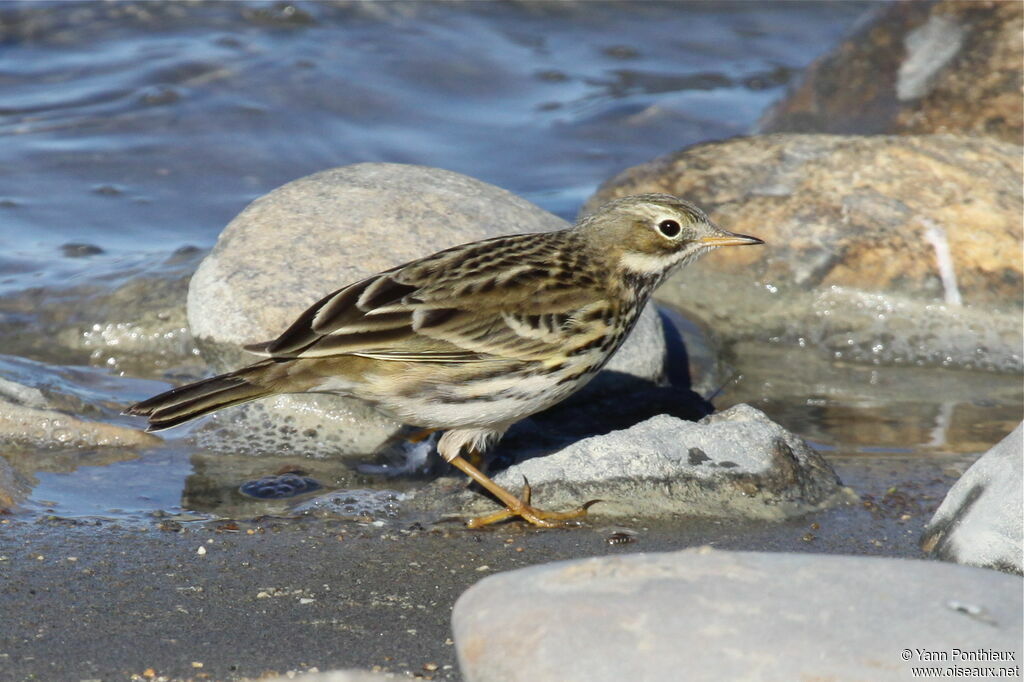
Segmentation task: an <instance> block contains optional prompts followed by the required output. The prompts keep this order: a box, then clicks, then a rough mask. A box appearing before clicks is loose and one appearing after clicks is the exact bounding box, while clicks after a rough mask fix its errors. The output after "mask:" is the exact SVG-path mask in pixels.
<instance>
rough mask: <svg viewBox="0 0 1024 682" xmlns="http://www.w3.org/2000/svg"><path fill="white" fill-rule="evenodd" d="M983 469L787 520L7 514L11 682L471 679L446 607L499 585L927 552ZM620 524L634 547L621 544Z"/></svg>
mask: <svg viewBox="0 0 1024 682" xmlns="http://www.w3.org/2000/svg"><path fill="white" fill-rule="evenodd" d="M970 459H971V458H970V457H967V458H965V457H962V456H958V457H929V458H921V457H909V458H898V457H893V456H891V455H888V456H886V457H884V458H874V457H867V456H860V457H857V458H851V457H843V458H835V459H833V464H834V466H835V467H836V469H837V471H838V472H839V474H840V476H841V478H842V479H843V481H844V483H846V484H847V485H849V486H851V487H852V488H853V489H854V490H855V491H856V492H857V493H858V495H859V496H861V497H862V500H863V501H862V503H861V504H860V505H854V506H851V507H846V508H842V509H833V510H830V511H826V512H821V513H816V514H812V515H808V516H807V517H804V518H801V519H799V520H795V521H791V522H787V523H778V524H771V523H755V522H745V521H744V522H740V521H712V520H697V519H677V520H674V521H671V522H663V523H659V524H645V523H643V522H642V521H637V522H635V523H629V524H618V525H615V526H611V525H606V524H603V523H601V522H600V521H599V520H598V519H594V520H592V521H590V522H588V523H587V524H586V525H584V526H583V527H580V528H575V529H565V530H555V531H538V530H533V529H527V528H524V527H522V526H520V525H518V524H506V525H503V526H499V527H496V528H492V529H489V530H484V531H477V532H468V531H465V530H463V529H462V528H461V527H460V526H458V525H457V524H454V523H451V524H440V525H435V526H432V527H428V528H422V527H420V526H419V525H417V524H409V523H404V524H394V525H386V526H383V527H375V526H373V525H371V524H358V523H353V522H341V521H331V520H324V519H301V520H277V519H264V520H261V521H246V522H242V521H239V522H237V523H232V522H223V521H222V522H207V523H194V524H177V523H174V522H163V524H162V525H161V524H159V523H155V524H153V525H150V526H137V527H128V526H126V525H124V524H123V523H114V522H99V524H98V525H96V522H92V521H89V522H84V523H83V522H82V521H72V520H66V519H60V518H54V517H50V518H43V519H40V520H39V521H36V522H27V521H22V520H18V519H16V518H14V517H7V518H3V519H2V520H0V613H3V614H4V617H3V619H2V624H0V679H3V680H53V681H55V682H56V681H60V680H75V681H77V680H123V679H130V678H131V676H132V675H140V676H141V675H143V674H144V673H146V671H147V670H151V671H153V672H155V673H156V674H157V675H161V676H166V677H167V678H169V679H172V680H204V679H205V680H234V679H240V678H243V677H260V676H263V675H266V674H268V673H270V672H278V673H284V672H287V671H292V670H297V671H298V670H307V669H309V668H312V667H315V668H318V669H319V670H330V669H337V668H350V667H355V668H363V669H374V668H375V667H376V668H377V669H380V670H387V671H393V672H399V673H405V672H409V673H413V674H417V675H422V676H424V677H425V678H428V679H430V678H432V679H437V680H457V679H460V676H459V672H458V669H457V663H456V655H455V647H454V645H453V644H452V642H451V639H450V637H451V632H450V626H449V614H450V610H451V607H452V605H453V604H454V602H455V600H456V599H457V598H458V596H459V595H460V594H461V593H462V592H463V591H464V590H465V589H466V588H467V587H469V586H470V585H471V584H473V583H474V582H476V581H477V580H479V579H480V578H482V577H484V576H485V575H488V574H490V573H493V572H497V571H506V570H512V569H515V568H519V567H523V566H529V565H534V564H539V563H545V562H550V561H557V560H560V559H572V558H579V557H586V556H599V555H607V554H621V553H627V552H656V551H669V550H676V549H681V548H684V547H691V546H696V545H702V544H711V545H714V546H715V547H717V548H720V549H736V550H762V551H786V552H821V553H840V554H858V555H879V556H898V557H912V558H920V557H922V553H921V551H920V549H919V548H918V546H917V542H918V538H919V536H920V533H921V530H922V528H923V525H924V523H925V522H926V521H927V520H928V518H930V516H931V513H932V511H933V510H934V509H935V507H936V506H937V505H938V503H939V502H940V501H941V499H942V496H943V495H944V493H945V491H946V490H947V489H948V488H949V486H950V485H951V484H952V483H953V481H954V480H955V478H954V475H955V474H956V472H958V471H961V470H962V469H963V468H964V467H965V466H966V465H967V464H968V463H969V461H970ZM623 531H627V533H626V534H627V535H631V537H632V541H626V542H614V541H613V542H609V538H612V537H613V534H615V533H617V532H619V533H621V532H623ZM614 537H621V536H614ZM200 547H202V548H204V549H205V553H203V554H200V553H199V551H198V550H199V548H200ZM822 589H828V586H827V585H822ZM199 664H201V667H199ZM428 664H429V666H428V667H434V666H435V665H436V670H433V671H431V670H428V669H426V668H424V666H425V665H428ZM140 679H145V678H140Z"/></svg>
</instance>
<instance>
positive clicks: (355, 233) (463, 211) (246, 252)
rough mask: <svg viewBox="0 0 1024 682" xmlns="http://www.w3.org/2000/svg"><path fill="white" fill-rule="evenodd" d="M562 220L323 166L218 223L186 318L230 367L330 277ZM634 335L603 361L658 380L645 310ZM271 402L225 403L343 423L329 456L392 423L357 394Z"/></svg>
mask: <svg viewBox="0 0 1024 682" xmlns="http://www.w3.org/2000/svg"><path fill="white" fill-rule="evenodd" d="M565 226H566V223H565V222H564V221H562V220H561V219H559V218H558V217H556V216H554V215H552V214H550V213H548V212H546V211H543V210H541V209H540V208H538V207H536V206H534V205H532V204H530V203H529V202H527V201H525V200H524V199H521V198H519V197H516V196H515V195H513V194H511V193H509V192H506V191H505V190H502V189H499V188H497V187H494V186H492V185H487V184H486V183H483V182H480V181H478V180H474V179H472V178H469V177H466V176H463V175H459V174H457V173H452V172H449V171H444V170H440V169H436V168H425V167H420V166H408V165H401V164H376V163H366V164H356V165H353V166H346V167H342V168H335V169H332V170H328V171H324V172H321V173H317V174H315V175H311V176H308V177H306V178H302V179H299V180H296V181H294V182H291V183H288V184H287V185H284V186H283V187H280V188H278V189H276V190H274V191H273V192H271V193H270V194H268V195H266V196H264V197H262V198H260V199H257V200H256V201H254V202H253V203H252V204H250V205H249V207H247V208H246V209H245V210H244V211H243V212H242V213H241V214H240V215H239V216H238V217H236V218H235V219H234V220H233V221H232V222H231V224H230V225H228V226H227V228H225V230H224V231H223V232H222V233H221V236H220V238H219V239H218V241H217V245H216V246H215V247H214V249H213V251H212V252H211V253H210V255H209V256H208V257H207V258H206V259H204V261H203V262H202V264H201V265H200V267H199V269H198V270H197V271H196V274H195V277H194V278H193V279H192V283H191V285H190V287H189V294H188V318H189V325H190V327H191V330H192V333H193V335H194V336H195V339H196V342H197V343H198V344H199V346H200V348H201V349H202V352H203V356H204V357H205V358H206V359H207V360H208V361H209V362H210V363H211V364H212V365H213V366H214V367H215V368H217V369H219V370H224V369H228V368H234V367H238V366H241V365H243V364H246V363H248V362H251V361H252V360H253V357H252V356H250V355H248V354H246V353H245V352H244V351H242V350H241V346H242V345H243V344H246V343H253V342H256V341H263V340H268V339H272V338H275V337H276V336H277V335H278V334H280V333H281V332H282V331H284V329H285V328H286V327H287V326H288V325H289V324H291V322H292V321H293V320H294V319H295V318H296V317H297V316H298V315H299V314H300V313H301V312H302V311H303V310H305V309H306V308H307V307H309V306H310V305H311V304H312V303H313V302H315V301H317V300H318V299H320V298H321V297H323V296H324V295H325V294H327V293H329V292H331V291H334V290H336V289H338V288H339V287H341V286H344V285H346V284H348V283H351V282H355V281H357V280H359V279H361V278H363V277H366V276H368V275H371V274H374V273H377V272H379V271H381V270H384V269H387V268H390V267H393V266H395V265H398V264H400V263H403V262H406V261H410V260H413V259H415V258H419V257H422V256H424V255H427V254H429V253H432V252H434V251H437V250H440V249H443V248H447V247H450V246H454V245H456V244H460V243H464V242H467V241H473V240H477V239H484V238H487V237H492V236H497V235H501V234H511V233H516V232H537V231H546V230H553V229H560V228H562V227H565ZM638 332H639V333H637V334H634V335H633V337H632V338H630V339H629V340H627V346H626V347H625V348H624V349H623V352H622V353H620V354H619V356H618V357H617V358H616V359H614V360H613V363H614V364H613V365H612V369H613V370H616V371H618V372H620V373H624V374H629V375H636V376H640V377H642V378H644V379H648V380H657V379H660V378H661V376H662V374H663V372H664V353H665V350H664V348H665V346H664V338H663V334H662V332H661V322H660V319H659V318H658V317H657V315H656V313H655V311H654V310H653V308H651V309H649V310H648V311H646V312H645V316H644V318H643V319H642V321H641V322H640V323H639V324H638ZM595 381H597V380H595ZM602 385H603V387H604V390H608V384H607V381H606V380H602V382H601V383H598V384H596V386H597V390H601V389H602ZM275 401H276V402H275V408H274V411H273V414H272V415H271V414H268V413H264V414H261V415H259V416H258V417H255V418H251V417H242V416H241V415H246V414H249V413H251V412H252V411H253V410H259V409H260V408H259V407H257V406H256V405H258V403H257V404H254V405H247V406H242V407H239V408H235V411H234V412H231V413H230V414H231V417H230V418H231V419H236V418H247V419H250V421H254V420H256V421H264V422H266V420H268V419H269V420H270V422H267V423H277V421H278V420H279V419H284V418H286V417H291V418H292V422H291V426H292V427H293V428H294V429H295V430H296V432H297V433H299V434H302V433H305V432H314V431H315V432H317V433H319V434H321V436H322V435H323V434H325V433H328V432H331V431H333V430H334V429H335V428H336V427H335V425H334V424H333V423H332V421H334V422H336V421H337V420H343V421H347V422H349V423H350V424H351V428H350V429H349V430H350V431H352V433H346V434H344V437H343V440H344V442H339V443H338V444H337V447H336V448H335V452H336V453H338V454H346V453H349V454H366V453H369V452H371V451H372V450H374V449H375V448H376V447H377V446H379V445H380V444H381V443H383V442H384V441H385V440H386V439H387V438H388V436H389V435H390V434H392V433H393V432H394V431H395V430H396V428H397V426H398V425H397V424H394V423H393V422H391V421H390V420H388V419H386V418H384V417H383V416H381V415H379V414H378V413H377V412H376V411H374V410H373V409H372V408H371V407H369V406H367V405H365V404H363V403H361V402H359V401H355V400H348V399H344V398H339V397H336V396H308V395H302V396H281V397H279V398H275ZM325 412H330V413H331V414H332V415H333V418H332V419H328V418H327V417H325V416H324V415H325ZM226 414H227V413H226ZM300 440H301V439H300ZM296 447H310V448H313V447H316V443H315V442H313V441H309V442H307V443H305V444H303V443H301V442H300V443H299V444H298V445H297V446H296Z"/></svg>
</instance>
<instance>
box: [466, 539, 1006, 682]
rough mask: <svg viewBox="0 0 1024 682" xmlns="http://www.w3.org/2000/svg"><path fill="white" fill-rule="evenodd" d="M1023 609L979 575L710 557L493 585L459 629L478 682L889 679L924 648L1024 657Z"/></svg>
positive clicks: (879, 563) (547, 569)
mask: <svg viewBox="0 0 1024 682" xmlns="http://www.w3.org/2000/svg"><path fill="white" fill-rule="evenodd" d="M1020 600H1021V582H1020V580H1018V579H1016V578H1014V577H1011V576H1007V575H1002V574H999V573H996V572H993V571H983V570H980V569H976V568H970V567H966V566H952V565H948V564H940V563H936V562H928V561H909V560H905V559H883V558H867V557H844V556H825V555H818V554H784V553H760V552H718V551H714V550H711V549H710V548H707V547H701V548H696V549H689V550H683V551H681V552H671V553H660V554H654V553H652V554H632V555H623V556H614V557H602V558H594V559H583V560H577V561H565V562H557V563H553V564H547V565H542V566H532V567H529V568H524V569H519V570H516V571H510V572H507V573H500V574H498V575H493V576H490V577H487V578H484V579H483V580H481V581H480V582H479V583H477V584H476V585H474V586H473V587H471V588H470V589H469V590H467V591H466V592H465V593H463V594H462V596H461V597H459V600H458V601H457V602H456V603H455V608H454V610H453V612H452V630H453V631H454V633H455V645H456V649H457V653H458V656H459V667H460V670H461V672H462V674H463V676H464V678H465V679H466V680H467V682H477V681H483V680H503V681H506V682H516V681H518V680H524V681H525V680H530V681H531V682H533V681H536V680H559V681H561V682H574V681H576V680H580V681H582V680H586V681H587V682H601V681H604V680H608V681H609V682H610V681H616V682H618V681H619V680H639V679H643V680H675V679H681V678H685V679H687V680H694V681H700V680H713V681H715V682H718V681H719V680H742V679H751V675H752V671H755V673H754V678H756V679H758V680H765V681H766V682H771V681H775V680H778V681H779V682H789V681H790V680H811V679H814V680H834V681H836V682H853V681H854V680H876V681H878V682H883V681H887V680H893V681H895V680H905V679H908V677H909V676H910V672H911V667H919V666H928V665H931V663H928V662H922V661H926V659H925V658H924V652H925V649H921V648H919V647H927V651H928V652H932V651H942V652H951V651H952V650H954V649H957V650H960V651H970V652H974V651H976V650H982V651H984V652H988V651H992V650H996V651H1005V652H1010V653H1013V654H1015V656H1016V661H1017V662H1019V661H1020V657H1021V653H1020V652H1021V618H1020V609H1019V605H1020ZM1017 662H1014V661H1008V662H1000V661H987V662H985V663H983V664H979V665H986V666H987V665H993V666H996V667H1000V666H1003V665H1005V666H1015V665H1018V663H1017ZM939 665H943V666H948V665H951V663H949V662H947V663H942V664H939ZM963 665H970V664H963ZM682 671H685V672H682Z"/></svg>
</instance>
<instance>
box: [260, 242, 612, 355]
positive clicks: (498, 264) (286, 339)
mask: <svg viewBox="0 0 1024 682" xmlns="http://www.w3.org/2000/svg"><path fill="white" fill-rule="evenodd" d="M554 234H557V233H548V234H529V235H515V236H511V237H498V238H495V239H489V240H485V241H482V242H474V243H472V244H467V245H464V246H460V247H455V248H453V249H448V250H447V251H442V252H440V253H437V254H435V255H433V256H428V257H427V258H424V259H421V260H418V261H414V262H412V263H408V264H406V265H403V266H399V267H397V268H394V269H392V270H388V271H386V272H382V273H380V274H378V275H375V276H373V277H369V278H367V279H364V280H362V281H360V282H356V283H355V284H352V285H349V286H347V287H345V288H344V289H340V290H338V291H336V292H334V293H332V294H330V295H328V296H326V297H324V298H323V299H321V300H320V301H318V302H317V303H315V304H314V305H313V306H312V307H310V308H309V309H308V310H307V311H306V312H304V313H303V314H302V315H300V316H299V318H298V319H297V320H296V321H295V322H294V323H293V324H292V325H291V327H289V328H288V329H287V330H286V331H285V332H284V334H282V335H281V336H280V337H279V338H278V339H276V340H275V341H272V342H270V343H266V344H258V345H255V346H247V349H248V350H250V351H252V352H255V353H258V354H261V355H269V356H271V357H280V358H299V357H326V356H331V355H346V354H347V355H360V356H364V357H372V358H378V359H382V360H404V361H411V362H477V361H485V360H493V359H498V358H501V359H520V360H537V359H542V358H545V357H548V356H550V354H551V353H552V352H553V351H555V350H557V349H559V348H563V347H564V346H565V343H566V342H567V340H569V337H570V336H572V335H574V334H577V333H578V331H579V327H580V325H584V324H587V322H588V321H589V320H594V319H599V318H601V317H602V315H604V314H605V311H606V308H607V304H606V303H605V302H604V301H603V298H602V296H601V295H600V291H599V289H598V287H597V282H596V281H595V280H594V278H593V277H591V276H590V275H588V274H587V273H586V272H583V271H582V270H581V269H580V268H579V267H577V266H576V263H574V262H573V256H572V255H567V254H566V249H564V248H562V242H560V241H559V240H558V239H557V238H556V237H553V236H552V235H554Z"/></svg>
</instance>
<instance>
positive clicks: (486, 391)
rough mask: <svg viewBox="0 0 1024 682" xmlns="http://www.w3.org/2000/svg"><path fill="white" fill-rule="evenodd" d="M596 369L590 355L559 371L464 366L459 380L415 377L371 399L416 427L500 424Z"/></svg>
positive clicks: (555, 398) (546, 403) (566, 391)
mask: <svg viewBox="0 0 1024 682" xmlns="http://www.w3.org/2000/svg"><path fill="white" fill-rule="evenodd" d="M598 369H599V365H598V364H596V363H594V362H592V361H590V359H589V358H580V359H579V361H577V362H575V363H570V364H566V365H565V366H564V367H561V368H559V369H558V370H557V371H546V370H544V369H543V368H541V367H539V366H537V364H536V363H530V364H524V365H520V366H519V367H517V368H515V369H512V370H510V371H501V372H487V371H479V372H476V373H474V372H473V371H472V370H467V371H466V373H465V375H464V376H462V377H461V378H460V379H459V380H458V381H445V382H443V383H442V382H439V381H436V380H431V379H429V378H428V379H424V380H420V381H414V382H412V383H410V384H409V385H406V386H403V387H402V389H401V390H400V391H391V392H388V394H386V395H385V394H380V393H378V394H377V395H376V396H374V398H373V399H372V402H374V403H375V404H377V406H378V407H379V408H380V409H381V410H382V411H384V412H387V413H388V414H390V415H392V416H394V417H395V418H397V419H399V420H400V421H403V422H405V423H408V424H413V425H416V426H422V427H429V428H436V429H452V428H463V427H491V426H498V427H502V428H504V427H507V426H508V425H510V424H513V423H514V422H517V421H519V420H520V419H523V418H525V417H528V416H530V415H531V414H534V413H536V412H540V411H541V410H544V409H546V408H548V407H551V406H552V405H554V404H556V403H559V402H561V401H562V400H564V399H565V398H567V397H569V396H570V395H571V394H573V393H574V392H576V391H577V390H578V389H580V388H582V387H583V385H584V384H586V383H587V382H588V381H589V380H590V379H591V378H592V377H593V375H594V374H595V373H596V372H597V370H598ZM367 398H369V396H367Z"/></svg>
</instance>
